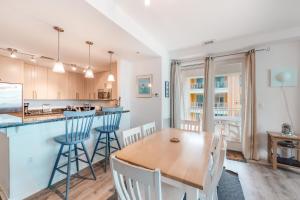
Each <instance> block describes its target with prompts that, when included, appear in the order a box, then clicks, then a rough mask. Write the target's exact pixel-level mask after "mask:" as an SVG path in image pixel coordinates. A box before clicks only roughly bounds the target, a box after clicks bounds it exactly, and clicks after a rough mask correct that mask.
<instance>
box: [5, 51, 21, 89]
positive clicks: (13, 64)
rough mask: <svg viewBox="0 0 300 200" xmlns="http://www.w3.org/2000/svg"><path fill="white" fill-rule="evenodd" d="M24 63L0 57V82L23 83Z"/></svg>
mask: <svg viewBox="0 0 300 200" xmlns="http://www.w3.org/2000/svg"><path fill="white" fill-rule="evenodd" d="M23 70H24V62H23V61H20V60H17V59H11V58H8V57H4V56H0V82H8V83H23V82H24V78H23Z"/></svg>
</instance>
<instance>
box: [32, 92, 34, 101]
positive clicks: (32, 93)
mask: <svg viewBox="0 0 300 200" xmlns="http://www.w3.org/2000/svg"><path fill="white" fill-rule="evenodd" d="M32 99H34V90H32Z"/></svg>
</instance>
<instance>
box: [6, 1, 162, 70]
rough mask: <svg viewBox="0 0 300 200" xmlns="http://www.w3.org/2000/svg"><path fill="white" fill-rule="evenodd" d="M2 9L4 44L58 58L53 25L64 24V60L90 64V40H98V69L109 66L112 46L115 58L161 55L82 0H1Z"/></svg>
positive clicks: (95, 52)
mask: <svg viewBox="0 0 300 200" xmlns="http://www.w3.org/2000/svg"><path fill="white" fill-rule="evenodd" d="M0 13H1V14H0V15H1V17H0V27H1V31H0V47H2V48H8V47H12V48H16V49H18V50H19V51H23V52H27V53H31V54H35V55H39V56H47V57H52V58H56V57H57V32H55V31H54V30H53V28H52V27H53V26H60V27H63V28H64V30H65V32H64V33H62V34H61V60H62V61H63V62H67V63H74V64H78V65H81V66H86V65H87V64H88V45H87V44H85V41H87V40H90V41H93V42H94V45H93V46H92V48H91V64H92V65H93V67H94V69H95V71H104V70H107V67H108V63H109V54H108V53H107V51H108V50H113V51H115V53H116V56H115V57H114V61H115V60H116V59H117V57H123V58H129V59H140V58H144V57H153V56H157V55H156V54H155V53H154V52H153V51H151V50H150V49H149V48H147V47H146V46H144V45H143V44H142V43H140V42H139V41H137V40H136V39H135V38H134V37H132V36H131V35H130V34H128V33H127V32H126V31H124V30H123V29H121V28H120V27H119V26H117V25H116V24H114V23H113V22H112V21H110V20H109V19H107V18H106V17H104V16H103V15H102V14H101V13H100V12H98V11H97V10H96V9H94V8H93V7H91V6H90V5H89V4H88V3H86V2H85V1H82V0H51V1H46V0H26V1H22V0H1V1H0ZM137 51H138V52H140V54H137V53H136V52H137ZM2 53H3V52H2ZM40 62H44V61H40Z"/></svg>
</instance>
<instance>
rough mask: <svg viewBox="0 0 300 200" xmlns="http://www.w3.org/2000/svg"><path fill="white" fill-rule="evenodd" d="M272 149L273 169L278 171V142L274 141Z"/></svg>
mask: <svg viewBox="0 0 300 200" xmlns="http://www.w3.org/2000/svg"><path fill="white" fill-rule="evenodd" d="M272 149H273V158H272V166H273V169H277V140H276V139H273V140H272Z"/></svg>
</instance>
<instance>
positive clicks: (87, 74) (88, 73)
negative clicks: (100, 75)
mask: <svg viewBox="0 0 300 200" xmlns="http://www.w3.org/2000/svg"><path fill="white" fill-rule="evenodd" d="M84 77H85V78H94V72H93V70H92V69H87V70H86V71H85V75H84Z"/></svg>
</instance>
